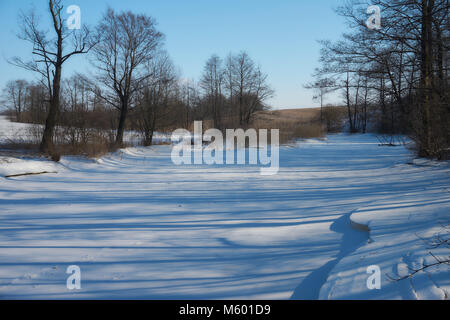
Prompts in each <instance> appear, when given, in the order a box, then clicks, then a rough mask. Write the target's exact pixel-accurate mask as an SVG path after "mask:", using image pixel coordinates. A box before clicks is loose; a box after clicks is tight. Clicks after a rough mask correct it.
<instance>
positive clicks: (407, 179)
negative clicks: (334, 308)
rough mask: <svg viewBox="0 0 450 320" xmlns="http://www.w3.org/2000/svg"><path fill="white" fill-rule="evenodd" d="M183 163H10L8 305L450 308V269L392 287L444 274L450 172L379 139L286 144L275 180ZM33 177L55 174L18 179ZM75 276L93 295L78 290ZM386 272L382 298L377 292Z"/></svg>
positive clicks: (1, 201) (3, 187) (4, 193)
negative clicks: (105, 302) (353, 303)
mask: <svg viewBox="0 0 450 320" xmlns="http://www.w3.org/2000/svg"><path fill="white" fill-rule="evenodd" d="M170 151H171V149H170V146H155V147H151V148H129V149H125V150H121V151H120V152H117V153H115V154H111V155H108V156H105V157H103V158H102V159H99V160H97V161H95V160H87V159H81V158H70V157H65V158H63V159H62V161H61V162H60V163H59V164H53V163H49V162H46V161H42V160H32V159H29V160H27V159H22V160H21V161H20V162H19V160H15V159H13V158H3V159H2V160H1V161H0V175H1V176H0V298H3V299H22V298H26V299H43V298H44V299H47V298H49V299H54V298H55V299H72V298H73V299H81V298H88V299H91V298H92V299H106V298H111V299H129V298H133V299H241V298H245V299H290V298H292V299H318V298H321V299H445V298H448V294H449V293H450V269H449V267H448V266H441V267H440V268H432V269H429V270H427V272H422V273H419V274H418V275H417V276H416V277H415V278H413V279H406V280H403V281H400V282H392V281H389V279H388V277H387V276H386V274H389V275H390V276H392V277H399V276H402V275H403V274H404V273H405V272H406V271H407V267H408V266H409V267H417V266H420V265H421V264H422V263H423V262H424V261H425V262H432V261H431V260H430V259H432V257H431V256H430V255H429V254H428V251H429V250H428V249H427V245H426V243H425V242H424V241H423V240H422V239H421V238H429V239H431V238H432V237H433V236H434V235H435V234H436V233H439V232H440V230H441V229H442V226H443V225H445V224H447V225H448V224H449V223H450V195H449V192H448V191H449V190H448V188H449V187H450V176H449V174H450V167H449V165H448V163H443V164H435V163H432V162H426V161H413V157H412V155H411V154H410V153H409V152H408V151H407V150H406V149H405V148H403V147H395V148H392V147H381V146H379V145H378V141H377V139H376V138H375V137H374V136H370V135H367V136H363V135H355V136H346V135H335V136H330V137H328V139H327V140H326V141H314V140H310V141H303V142H299V143H297V144H296V145H292V146H285V147H282V148H281V150H280V166H281V168H280V172H279V174H278V175H275V176H261V175H260V174H259V168H258V167H256V166H237V165H236V166H175V165H173V164H172V162H171V160H170ZM41 166H42V167H41ZM49 167H50V168H49ZM11 168H12V169H11ZM30 168H31V169H30ZM43 168H45V170H41V169H43ZM21 170H22V171H23V173H26V172H27V171H29V170H35V171H37V172H38V171H40V170H41V171H52V172H54V173H47V174H43V175H30V176H18V177H10V178H5V177H4V176H7V175H8V173H11V172H14V174H17V173H20V171H21ZM352 224H353V227H352V226H351V225H352ZM354 226H360V227H361V226H362V227H361V228H360V229H365V228H367V229H368V230H370V232H367V231H364V230H357V228H355V227H354ZM433 253H434V254H436V255H441V256H442V255H444V256H445V255H447V256H448V247H447V248H439V249H436V250H433ZM69 265H78V266H79V267H80V268H81V286H82V288H81V290H74V291H70V290H68V289H67V288H66V279H67V277H68V275H67V274H66V268H67V267H68V266H69ZM370 265H378V266H379V267H380V268H381V270H382V275H381V277H382V288H381V290H369V289H368V288H367V287H366V279H367V278H368V277H369V275H368V274H367V273H366V268H367V267H368V266H370ZM405 270H406V271H405Z"/></svg>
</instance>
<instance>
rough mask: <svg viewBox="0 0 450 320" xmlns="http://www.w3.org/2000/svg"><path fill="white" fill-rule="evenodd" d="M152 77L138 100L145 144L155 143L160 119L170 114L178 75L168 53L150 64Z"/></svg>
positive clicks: (138, 120)
mask: <svg viewBox="0 0 450 320" xmlns="http://www.w3.org/2000/svg"><path fill="white" fill-rule="evenodd" d="M148 68H149V70H148V72H149V74H151V77H149V78H147V80H146V83H145V85H144V86H143V88H142V89H141V90H140V91H139V97H138V98H137V102H136V112H137V124H138V128H139V131H140V132H141V133H142V135H143V137H144V145H145V146H150V145H152V143H153V134H154V132H155V130H156V127H157V125H158V121H160V120H161V119H163V118H164V117H165V116H167V115H168V114H170V111H171V110H170V109H169V102H170V98H171V94H172V93H173V91H174V90H173V89H174V88H173V87H174V86H175V85H176V84H177V83H176V80H177V76H176V73H175V68H174V66H173V63H172V61H171V60H170V58H169V56H168V55H167V53H165V52H163V53H160V54H159V55H158V56H157V57H156V58H155V59H153V60H152V61H151V62H150V63H149V66H148Z"/></svg>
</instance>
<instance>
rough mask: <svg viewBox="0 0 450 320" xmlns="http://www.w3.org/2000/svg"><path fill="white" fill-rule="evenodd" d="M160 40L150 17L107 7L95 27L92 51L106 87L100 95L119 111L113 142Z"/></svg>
mask: <svg viewBox="0 0 450 320" xmlns="http://www.w3.org/2000/svg"><path fill="white" fill-rule="evenodd" d="M162 39H163V35H162V33H160V32H159V31H158V30H157V29H156V22H155V21H154V19H153V18H151V17H149V16H146V15H142V14H134V13H132V12H130V11H127V12H121V13H116V12H115V11H114V10H113V9H111V8H109V9H108V10H107V12H106V14H105V15H104V16H103V18H102V20H101V22H100V23H99V24H98V26H97V30H96V37H95V42H96V43H97V45H96V46H95V47H94V50H93V53H94V57H95V62H94V64H95V66H96V67H97V68H98V70H99V71H100V73H101V75H100V76H99V78H98V79H99V81H100V82H101V83H102V84H103V85H104V86H105V88H106V90H105V92H104V93H103V94H102V97H103V99H104V100H105V101H107V102H108V103H109V104H110V105H111V106H113V107H115V108H116V109H118V110H119V112H120V117H119V122H118V128H117V134H116V145H118V146H120V145H122V144H123V134H124V130H125V121H126V118H127V114H128V112H129V111H130V109H131V108H132V107H133V98H134V95H135V93H136V92H137V91H138V90H140V89H141V88H142V87H143V86H144V85H145V83H146V80H147V79H148V78H149V77H150V76H151V74H149V73H148V69H147V68H146V65H147V64H148V62H149V61H150V60H151V59H152V58H153V56H154V54H155V52H156V49H157V48H158V47H159V45H160V44H161V42H162Z"/></svg>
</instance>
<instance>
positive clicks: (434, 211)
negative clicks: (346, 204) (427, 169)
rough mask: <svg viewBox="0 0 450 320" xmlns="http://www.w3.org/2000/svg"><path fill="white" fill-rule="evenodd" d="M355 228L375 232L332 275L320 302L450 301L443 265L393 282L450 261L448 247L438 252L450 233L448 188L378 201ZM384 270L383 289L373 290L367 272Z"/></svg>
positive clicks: (356, 219) (358, 215)
mask: <svg viewBox="0 0 450 320" xmlns="http://www.w3.org/2000/svg"><path fill="white" fill-rule="evenodd" d="M350 219H351V221H352V224H354V225H356V226H366V228H367V229H369V230H370V240H369V243H367V244H365V245H363V246H362V247H360V248H359V249H357V250H356V251H355V252H353V253H352V254H350V255H349V256H347V257H344V258H343V259H342V260H341V261H340V262H339V263H338V264H337V265H336V266H335V267H334V269H333V270H332V271H331V274H330V276H329V278H328V280H327V282H326V284H325V285H324V286H323V287H322V289H321V291H320V296H319V297H320V299H448V297H449V293H450V277H449V272H450V267H449V266H447V265H441V266H437V267H432V268H429V269H426V270H425V271H423V272H419V273H418V274H416V275H415V276H414V277H412V278H408V279H405V280H401V281H393V280H392V279H399V278H401V277H404V276H407V275H409V274H410V272H411V270H413V269H414V270H416V269H419V268H421V267H423V266H424V264H425V265H428V264H432V263H435V262H436V260H435V258H433V256H432V255H431V254H430V252H431V253H432V254H433V255H435V256H436V257H441V258H448V254H449V253H448V250H449V249H448V247H446V246H442V247H440V248H432V246H431V245H430V243H431V242H432V241H433V239H435V237H436V235H439V234H441V235H444V234H445V233H447V234H448V229H447V230H445V228H444V226H448V225H449V224H450V194H449V193H448V190H446V189H445V188H430V190H424V191H423V192H420V193H412V194H407V195H404V196H397V197H393V198H390V199H387V200H384V201H377V202H375V203H372V204H370V205H368V206H366V207H364V208H361V209H359V210H356V211H355V212H354V213H353V214H352V215H351V217H350ZM372 265H376V266H379V267H380V269H381V289H380V290H376V289H375V290H369V289H368V288H367V285H366V281H367V279H368V277H369V276H370V275H371V274H368V273H367V267H369V266H372Z"/></svg>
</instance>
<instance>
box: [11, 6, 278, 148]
mask: <svg viewBox="0 0 450 320" xmlns="http://www.w3.org/2000/svg"><path fill="white" fill-rule="evenodd" d="M47 9H48V13H49V17H50V22H51V26H52V27H51V30H50V31H49V32H46V31H44V29H42V28H41V27H40V24H39V19H38V18H37V17H36V15H35V14H34V12H32V11H31V12H29V13H22V14H21V20H20V26H21V31H20V35H19V37H20V38H21V39H23V40H25V41H28V42H29V43H31V44H32V47H33V51H32V55H33V58H32V59H31V60H30V61H25V60H23V59H22V58H20V57H14V58H12V59H10V61H9V62H10V63H12V64H14V65H16V66H18V67H21V68H24V69H27V70H30V71H32V72H34V73H35V74H37V75H38V77H39V80H38V81H33V82H29V81H26V80H22V79H18V80H12V81H9V82H8V83H7V85H6V87H5V88H4V90H3V97H4V98H5V101H6V103H8V104H9V107H10V110H11V112H12V115H13V116H14V117H15V120H16V121H20V122H30V123H39V124H43V132H42V139H41V142H40V151H41V152H43V153H47V154H52V153H54V152H55V144H57V143H72V144H80V143H85V144H86V143H89V140H90V139H91V138H92V132H96V134H98V132H99V131H98V130H97V131H95V130H94V129H102V130H106V131H105V132H107V133H108V135H109V137H108V139H109V142H110V143H112V144H113V145H114V146H115V147H121V146H122V145H123V144H124V133H125V132H126V130H133V131H136V132H139V133H140V134H141V136H142V137H143V143H144V144H145V145H151V144H152V143H153V135H154V132H155V131H156V130H159V129H171V128H189V127H190V125H191V123H192V122H193V121H194V120H208V121H209V122H210V126H211V127H216V128H218V129H223V128H225V127H226V128H234V127H238V126H248V125H249V123H250V122H251V120H252V117H253V116H254V114H255V112H257V111H259V110H263V109H265V108H267V105H266V101H267V99H268V98H269V97H271V96H272V95H273V90H272V89H271V88H270V86H269V85H268V83H267V75H266V74H264V73H263V72H262V70H261V68H260V67H259V66H258V65H257V64H255V62H254V61H253V60H252V59H251V57H250V56H249V55H248V54H247V53H246V52H244V51H242V52H240V53H237V54H230V55H229V56H227V57H226V58H225V59H224V60H222V59H221V58H219V57H218V56H216V55H213V56H211V58H210V59H208V61H207V62H206V64H205V67H204V70H203V74H202V76H201V79H200V80H199V81H194V80H186V79H182V78H181V77H180V74H179V72H178V71H177V68H176V67H175V65H174V63H173V62H172V60H171V58H170V57H169V55H168V53H167V52H166V51H165V50H164V34H163V33H162V32H161V31H159V30H158V28H157V23H156V21H155V20H154V18H152V17H150V16H147V15H144V14H135V13H133V12H131V11H124V12H116V11H114V10H113V9H112V8H108V9H107V10H106V13H105V14H104V15H103V17H102V18H101V19H100V21H99V22H98V24H97V25H96V26H95V27H94V28H89V27H88V26H83V27H82V28H81V29H74V30H71V29H69V28H68V26H67V25H66V23H65V20H64V18H63V16H62V15H63V13H64V5H63V2H62V0H49V1H48V8H47ZM76 55H83V56H85V57H86V59H88V60H89V61H90V63H91V64H92V66H93V67H94V68H93V70H95V71H94V72H93V74H89V75H87V74H85V75H83V74H79V73H77V74H75V75H72V76H71V77H70V78H68V79H63V78H62V70H63V68H64V66H65V65H66V62H67V61H69V60H70V59H71V58H72V57H73V56H76ZM61 128H64V130H63V132H64V135H63V137H62V138H61V136H59V134H60V133H61V132H62V130H61ZM113 131H114V136H112V132H113Z"/></svg>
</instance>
